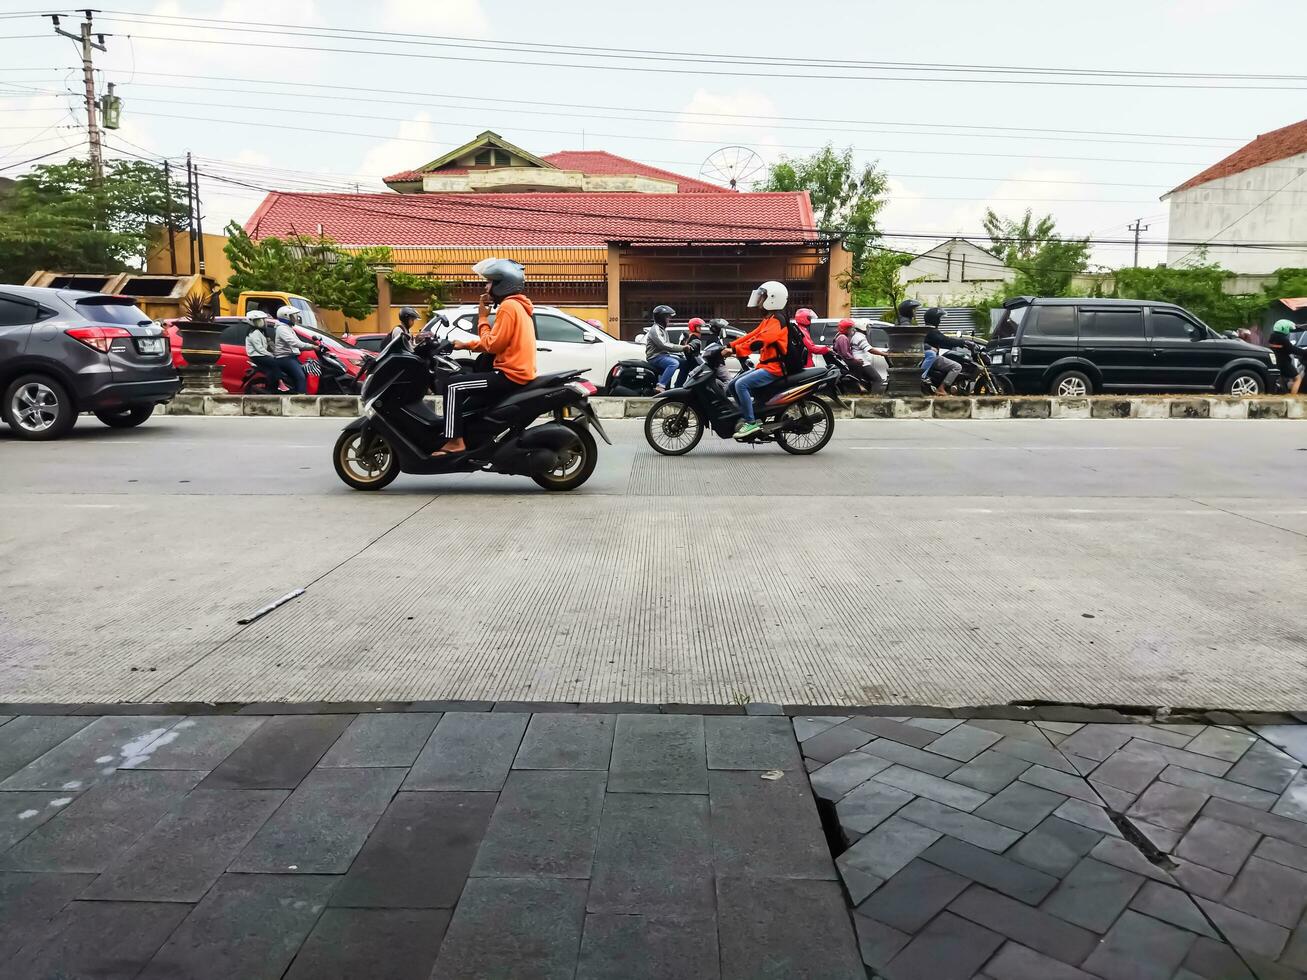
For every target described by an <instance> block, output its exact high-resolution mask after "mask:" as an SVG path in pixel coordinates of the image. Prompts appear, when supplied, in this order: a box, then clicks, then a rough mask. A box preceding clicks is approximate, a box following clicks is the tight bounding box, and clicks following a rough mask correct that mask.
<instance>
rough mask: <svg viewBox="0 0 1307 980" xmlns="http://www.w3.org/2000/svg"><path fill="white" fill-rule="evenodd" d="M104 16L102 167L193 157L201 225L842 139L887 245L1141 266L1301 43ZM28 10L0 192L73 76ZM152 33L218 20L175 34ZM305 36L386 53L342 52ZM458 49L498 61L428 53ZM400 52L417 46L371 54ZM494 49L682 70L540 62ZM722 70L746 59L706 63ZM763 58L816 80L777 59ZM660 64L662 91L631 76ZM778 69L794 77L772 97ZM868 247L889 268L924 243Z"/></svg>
mask: <svg viewBox="0 0 1307 980" xmlns="http://www.w3.org/2000/svg"><path fill="white" fill-rule="evenodd" d="M107 2H108V3H109V4H110V6H108V7H106V8H105V9H104V10H103V12H102V13H100V14H97V15H96V27H97V29H98V30H102V31H104V32H105V33H106V34H108V35H110V36H109V37H107V38H106V46H107V48H108V51H107V52H106V53H103V54H101V53H98V52H97V53H96V55H95V64H96V68H97V85H98V86H101V87H102V86H103V85H104V84H105V83H106V82H109V81H112V82H114V83H115V85H116V91H117V94H118V95H119V96H121V97H122V99H123V103H124V107H123V123H122V128H121V129H119V130H118V131H116V132H113V133H110V134H108V137H107V139H108V144H109V146H110V147H117V148H118V149H116V150H111V151H110V152H109V154H108V155H109V156H110V157H113V156H120V155H125V154H126V153H137V154H141V155H147V156H150V157H159V156H167V157H171V158H174V159H176V158H177V157H180V156H184V154H185V153H186V152H188V151H189V152H191V153H193V154H194V155H195V156H196V158H197V160H199V161H200V162H201V163H200V165H201V167H202V168H203V169H204V170H205V171H206V172H207V173H208V174H210V175H211V176H210V177H208V178H206V179H205V180H204V182H203V184H202V193H203V198H204V214H205V230H206V231H209V230H212V231H218V230H220V228H221V227H222V225H223V224H224V223H225V222H226V221H228V220H231V219H235V220H237V221H243V220H244V219H246V218H247V217H248V216H249V215H250V213H251V212H252V211H253V210H254V208H255V207H256V206H257V205H258V203H259V201H260V200H261V199H262V198H263V196H264V192H263V190H261V188H276V189H283V190H327V189H334V190H352V189H354V188H356V187H357V188H359V189H362V190H369V189H371V190H378V189H384V187H383V185H381V184H380V180H379V179H380V177H382V176H384V175H386V174H389V173H393V172H395V171H398V170H403V169H409V168H413V167H417V166H420V165H421V164H423V163H425V162H427V161H428V160H430V159H433V158H435V157H437V156H439V155H441V154H442V153H444V152H446V151H448V150H450V149H452V148H454V147H455V146H458V145H461V144H462V143H464V142H466V141H467V140H469V139H470V138H472V137H474V136H475V135H476V134H477V133H479V132H481V131H482V130H485V129H493V130H494V131H496V132H498V133H500V134H501V135H502V136H504V137H505V138H506V139H508V140H509V141H511V142H513V143H515V144H517V145H518V146H521V147H523V148H524V149H527V150H529V151H531V152H533V153H536V154H538V155H543V154H546V153H550V152H554V151H556V150H565V149H582V148H584V149H604V150H609V151H610V152H613V153H616V154H619V155H621V156H626V157H630V158H633V159H636V160H641V161H644V162H646V163H651V164H655V165H658V166H662V167H665V168H667V169H670V170H674V171H678V172H680V173H684V174H687V175H690V176H698V175H699V174H700V173H701V172H703V168H704V167H705V165H709V166H710V160H712V159H713V158H714V154H715V153H716V151H718V150H721V149H722V148H725V147H733V146H741V147H745V148H746V149H748V150H750V151H752V153H754V154H757V157H758V159H759V160H760V161H761V162H763V163H768V162H773V161H775V160H777V159H779V158H780V157H781V156H783V155H789V156H800V155H803V154H805V153H808V152H811V151H812V150H813V149H816V148H818V147H820V146H821V145H823V144H825V143H828V142H829V143H833V144H834V145H835V146H836V147H837V148H843V147H845V146H852V147H854V148H855V156H856V157H857V159H858V160H859V161H860V162H867V163H875V164H876V165H877V166H878V167H879V168H880V169H882V170H884V171H885V172H886V174H887V175H888V177H889V187H890V201H889V204H888V206H887V207H886V209H885V211H884V212H883V214H882V217H881V221H880V224H881V227H882V229H883V230H884V231H885V232H886V233H887V234H889V235H893V234H894V233H899V234H900V235H934V236H939V238H941V239H942V238H944V237H948V236H951V235H955V234H959V235H963V236H970V237H975V238H980V237H982V236H983V232H982V228H981V216H982V215H983V214H984V212H985V209H986V208H988V207H992V208H993V209H994V210H996V211H998V212H999V213H1001V214H1011V215H1019V214H1020V213H1021V212H1023V211H1024V210H1025V209H1026V208H1033V209H1034V210H1035V212H1036V214H1042V213H1045V212H1049V213H1052V214H1053V215H1054V216H1055V217H1056V219H1057V223H1058V227H1059V230H1061V231H1063V232H1066V233H1075V234H1080V235H1086V234H1093V235H1095V236H1097V237H1107V238H1125V237H1128V236H1129V234H1130V232H1129V231H1128V230H1127V226H1128V225H1129V224H1130V223H1132V222H1133V221H1135V220H1136V219H1139V218H1142V219H1143V223H1144V224H1146V225H1147V226H1148V230H1147V231H1145V232H1144V233H1143V238H1144V240H1145V245H1144V248H1143V251H1142V254H1141V261H1142V262H1143V263H1145V264H1149V263H1152V262H1156V261H1161V260H1163V259H1164V247H1163V246H1162V245H1161V244H1160V243H1162V242H1164V241H1165V237H1166V225H1167V222H1166V210H1167V208H1166V204H1165V203H1164V202H1161V201H1159V197H1160V196H1161V195H1163V194H1165V193H1166V192H1167V191H1168V190H1170V189H1171V188H1172V187H1174V186H1176V185H1177V184H1179V183H1181V182H1183V181H1184V180H1186V179H1187V178H1189V177H1191V176H1193V175H1194V174H1196V173H1198V172H1199V171H1200V170H1202V169H1204V168H1205V167H1207V166H1208V165H1210V164H1211V163H1214V162H1215V161H1217V160H1218V159H1220V158H1221V157H1223V156H1225V155H1227V154H1228V153H1230V152H1231V151H1233V150H1234V149H1236V148H1237V147H1238V146H1240V145H1242V144H1243V143H1244V142H1246V141H1248V140H1250V139H1251V138H1253V137H1254V136H1256V135H1257V134H1259V133H1263V132H1267V131H1269V130H1272V129H1276V128H1279V127H1281V126H1284V125H1287V124H1289V123H1292V122H1296V121H1298V120H1300V119H1302V118H1303V117H1304V116H1307V97H1305V95H1304V92H1305V90H1307V68H1303V67H1302V62H1301V59H1300V58H1297V57H1295V56H1294V54H1293V52H1294V51H1295V50H1296V49H1294V48H1293V47H1292V46H1285V45H1281V44H1278V43H1277V42H1276V38H1302V37H1307V3H1302V2H1301V0H1128V2H1123V0H1099V2H1098V3H1096V4H1094V5H1092V6H1091V7H1085V6H1083V5H1072V4H1069V3H1065V2H1061V3H1050V2H1048V0H996V2H993V3H989V4H981V3H975V2H974V0H915V2H912V3H903V2H894V3H890V2H880V0H864V2H851V0H843V2H831V0H809V2H806V3H803V4H796V3H793V2H789V3H780V2H775V0H751V2H750V3H748V4H738V3H737V4H725V3H715V4H714V3H704V2H702V0H700V2H697V3H691V2H685V0H662V2H660V3H658V4H655V5H648V4H615V3H612V2H611V0H609V2H593V3H590V2H584V3H583V2H567V0H556V2H554V3H550V4H526V3H522V2H521V0H420V2H413V0H409V2H404V0H370V2H368V3H360V2H358V0H350V2H341V0H330V2H312V0H212V2H210V3H206V4H200V3H193V2H185V3H183V2H179V0H163V2H157V0H156V2H132V0H107ZM52 9H58V8H52V7H44V8H40V9H39V10H38V9H37V8H35V7H33V6H32V5H31V0H0V174H3V175H4V176H8V177H13V176H16V175H18V174H21V173H22V172H23V171H24V170H25V169H26V167H25V166H18V167H15V166H13V165H14V164H16V163H20V162H21V161H24V160H27V159H29V158H31V157H34V156H37V155H40V154H44V153H53V155H52V156H51V157H49V158H48V160H49V161H52V162H53V161H58V160H60V159H64V158H66V157H67V156H68V155H71V154H73V153H79V152H84V146H85V134H84V132H83V130H82V129H81V127H82V126H84V123H85V113H84V109H83V102H82V98H81V93H82V80H81V71H80V57H79V53H78V50H77V48H76V46H75V45H74V44H73V43H72V42H71V41H68V40H65V39H63V38H60V37H57V36H55V35H54V33H53V31H52V29H51V26H50V23H49V21H48V20H43V19H42V18H41V17H40V16H37V14H39V13H40V12H45V11H50V10H52ZM29 14H30V15H29ZM70 14H71V10H70ZM167 16H171V17H189V18H214V19H216V21H225V22H233V23H217V22H215V23H213V24H208V25H199V24H194V25H190V26H183V25H181V24H179V23H178V22H177V21H171V22H170V21H167V20H164V19H162V17H167ZM78 20H80V16H79V15H72V16H70V17H69V18H68V19H67V20H66V21H65V26H66V27H67V26H70V25H74V24H75V23H76V22H77V21H78ZM219 28H229V29H226V30H223V29H219ZM73 29H74V30H75V29H76V28H75V27H73ZM322 29H336V30H342V29H349V30H366V31H373V32H386V33H385V34H384V35H383V34H380V33H379V34H377V35H375V36H374V38H373V39H370V40H359V39H358V38H343V37H340V36H336V37H329V36H322V35H321V30H322ZM314 31H318V32H319V36H312V34H313V32H314ZM433 36H434V37H433ZM457 38H464V39H468V40H469V41H470V42H472V43H473V44H476V43H477V42H490V43H494V44H498V45H504V46H501V47H497V48H494V49H493V50H480V51H478V50H474V49H473V48H469V47H454V46H449V41H450V39H457ZM405 40H407V41H409V42H412V41H424V40H425V41H426V42H427V43H417V44H414V43H396V42H402V41H405ZM433 40H436V41H444V42H446V43H445V44H443V45H442V44H433V43H430V42H432V41H433ZM213 42H220V43H213ZM511 42H536V43H549V44H555V45H572V46H587V45H588V46H595V47H602V48H605V49H613V48H625V49H638V50H639V51H656V52H661V53H664V54H666V55H669V56H675V57H677V58H680V59H683V60H680V61H679V62H677V63H675V64H672V65H669V64H668V63H667V62H665V61H663V62H655V61H651V60H649V59H647V57H646V56H644V55H642V54H638V53H635V52H634V51H633V52H632V53H631V54H629V55H625V56H621V57H610V58H607V59H602V60H600V59H595V58H591V57H587V56H585V55H579V54H572V53H569V52H563V53H561V54H559V55H550V56H541V55H537V54H526V53H521V52H517V51H513V50H512V43H511ZM453 43H455V44H456V43H458V42H457V41H454V42H453ZM312 49H349V51H345V50H312ZM368 52H372V53H368ZM732 55H733V56H739V57H744V58H746V59H748V63H747V64H739V63H723V62H722V61H721V57H722V56H732ZM786 57H789V58H802V59H820V60H822V61H823V62H825V64H822V65H821V66H819V68H817V69H814V68H812V67H807V68H802V67H795V68H789V67H785V66H783V65H778V64H777V63H776V61H777V59H781V58H786ZM486 59H494V60H493V61H487V60H486ZM867 61H879V62H913V63H930V64H933V65H971V66H974V65H987V66H996V65H997V66H1008V67H1012V66H1017V67H1038V68H1056V69H1078V68H1079V69H1085V68H1092V69H1096V70H1112V71H1123V72H1165V73H1176V72H1180V73H1185V72H1193V73H1203V74H1212V73H1220V74H1227V75H1298V76H1299V77H1300V79H1301V80H1298V81H1292V82H1284V81H1282V80H1265V81H1259V80H1244V81H1215V82H1213V80H1211V79H1199V80H1194V81H1190V82H1183V81H1177V80H1175V79H1173V78H1172V79H1158V80H1156V82H1157V87H1139V86H1135V85H1130V86H1127V85H1120V84H1119V83H1118V81H1115V80H1113V79H1110V78H1109V79H1103V78H1097V79H1094V81H1096V82H1098V84H1095V85H1082V84H1034V82H1044V81H1063V82H1065V81H1067V80H1068V79H1067V78H1066V76H1061V77H1060V78H1059V77H1058V76H1052V75H1049V74H1046V73H1040V74H1015V75H1013V74H1007V75H1002V76H995V75H993V74H988V75H985V76H983V77H987V78H990V79H996V78H1003V79H1007V80H1009V81H1010V80H1012V79H1016V80H1018V82H1019V83H1018V84H1010V83H1008V82H1007V81H1005V82H1003V83H997V82H984V81H981V80H979V77H981V76H980V73H976V72H957V71H953V72H938V71H937V72H932V73H930V75H931V79H933V80H923V78H922V77H921V76H922V74H923V72H921V71H920V70H913V69H907V68H904V69H890V70H886V71H882V72H880V73H878V74H879V77H874V78H868V77H857V76H863V75H866V74H867V73H866V72H863V71H856V70H851V69H849V68H847V67H843V65H846V64H847V63H850V62H867ZM525 62H545V63H544V64H527V63H525ZM597 64H601V65H603V66H605V67H602V68H600V67H593V66H594V65H597ZM584 65H589V66H591V67H584ZM668 67H673V68H676V69H677V70H676V71H666V70H663V71H646V70H640V69H642V68H661V69H666V68H668ZM787 73H788V74H803V75H807V76H808V77H801V78H781V77H777V76H779V75H783V74H787ZM1121 81H1125V82H1138V81H1140V79H1139V78H1137V77H1135V78H1129V79H1122V80H1121ZM1181 85H1187V86H1189V87H1176V86H1181ZM1162 86H1169V87H1162ZM1223 86H1226V87H1223ZM1229 86H1243V87H1244V88H1243V90H1238V89H1236V88H1231V87H1229ZM1289 86H1301V87H1299V88H1297V90H1296V91H1295V90H1291V89H1289V88H1288V87H1289ZM381 90H384V91H381ZM65 146H67V147H68V149H67V150H65V149H64V147H65ZM220 177H221V178H223V180H220V179H218V178H220ZM237 182H238V183H237ZM241 184H245V185H251V186H240V185H241ZM1250 203H1254V202H1250ZM887 241H888V242H889V243H891V244H896V245H899V246H901V247H903V248H904V249H905V250H906V251H924V250H925V248H927V247H929V246H930V245H931V244H933V241H931V240H928V239H923V238H894V237H890V238H888V239H887ZM1150 243H1158V244H1150ZM1130 258H1131V249H1130V247H1129V246H1128V245H1111V244H1102V245H1098V246H1096V247H1095V250H1094V260H1095V262H1096V263H1099V264H1101V265H1104V266H1108V267H1111V266H1118V265H1121V264H1128V263H1129V261H1130Z"/></svg>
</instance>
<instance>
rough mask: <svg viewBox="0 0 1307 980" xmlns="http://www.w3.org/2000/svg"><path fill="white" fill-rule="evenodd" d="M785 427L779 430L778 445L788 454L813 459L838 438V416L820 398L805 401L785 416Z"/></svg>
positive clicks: (791, 407)
mask: <svg viewBox="0 0 1307 980" xmlns="http://www.w3.org/2000/svg"><path fill="white" fill-rule="evenodd" d="M781 421H782V422H783V423H784V425H783V426H782V427H781V428H779V429H777V430H776V441H777V442H778V443H780V447H781V448H782V449H784V450H785V451H786V452H787V453H793V454H794V455H795V456H811V455H812V454H813V453H815V452H819V451H820V450H822V449H824V448H825V447H826V443H828V442H830V441H831V437H832V436H834V435H835V413H834V412H832V411H831V408H830V406H829V405H827V404H826V403H825V402H824V401H822V400H821V399H820V398H805V399H803V401H801V402H796V403H795V404H793V405H791V406H790V407H789V408H787V409H786V410H785V411H784V412H782V413H781Z"/></svg>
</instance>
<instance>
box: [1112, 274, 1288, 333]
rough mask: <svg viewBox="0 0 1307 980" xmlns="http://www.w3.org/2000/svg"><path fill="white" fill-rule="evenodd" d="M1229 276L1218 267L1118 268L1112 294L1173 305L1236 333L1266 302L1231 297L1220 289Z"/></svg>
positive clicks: (1256, 317)
mask: <svg viewBox="0 0 1307 980" xmlns="http://www.w3.org/2000/svg"><path fill="white" fill-rule="evenodd" d="M1282 271H1289V270H1282ZM1229 276H1230V273H1229V272H1228V271H1226V270H1225V269H1222V268H1221V267H1220V266H1219V265H1200V266H1186V267H1184V268H1170V267H1168V266H1165V265H1159V266H1156V267H1154V268H1142V269H1139V268H1132V269H1121V270H1119V271H1117V273H1116V289H1115V290H1114V291H1113V294H1112V295H1113V296H1115V297H1117V298H1118V299H1151V300H1157V301H1160V302H1163V303H1175V304H1177V305H1178V306H1183V307H1184V308H1185V309H1186V310H1188V311H1189V312H1190V313H1193V314H1194V315H1195V316H1196V317H1198V318H1199V319H1200V320H1202V321H1203V322H1204V323H1206V324H1207V325H1208V326H1209V327H1212V328H1213V329H1214V330H1235V329H1238V328H1239V327H1244V326H1247V325H1248V324H1250V323H1252V322H1254V321H1256V320H1257V319H1258V317H1259V315H1260V313H1261V311H1262V310H1264V309H1265V308H1266V305H1267V299H1266V298H1265V297H1263V296H1261V295H1239V296H1232V295H1230V294H1229V293H1227V292H1226V291H1225V289H1224V288H1223V287H1224V283H1225V280H1226V279H1228V278H1229Z"/></svg>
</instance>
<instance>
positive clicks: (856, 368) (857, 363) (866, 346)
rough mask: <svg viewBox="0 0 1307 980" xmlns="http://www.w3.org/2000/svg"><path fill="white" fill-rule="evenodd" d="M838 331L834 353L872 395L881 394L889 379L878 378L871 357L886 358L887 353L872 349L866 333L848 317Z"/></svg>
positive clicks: (841, 322) (878, 375)
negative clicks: (869, 389) (868, 388)
mask: <svg viewBox="0 0 1307 980" xmlns="http://www.w3.org/2000/svg"><path fill="white" fill-rule="evenodd" d="M839 329H840V332H839V336H837V337H836V338H835V353H836V354H838V355H839V356H840V357H841V358H843V359H844V363H845V364H847V365H848V366H849V370H850V371H852V372H853V373H854V374H857V375H860V376H861V377H862V380H863V381H864V382H865V383H866V384H867V385H868V387H870V388H871V391H872V393H873V394H877V395H879V394H883V393H884V391H885V388H886V386H887V384H888V380H889V379H887V378H882V377H881V376H880V372H879V371H877V370H876V367H875V365H874V364H873V363H872V360H871V355H872V354H879V355H880V356H881V357H888V356H889V355H888V352H887V351H883V350H881V349H880V348H879V347H872V346H871V341H869V340H868V339H867V334H866V332H865V331H863V329H862V328H861V327H860V326H859V325H858V324H857V323H856V322H855V321H853V320H851V319H849V318H848V317H845V318H844V319H843V320H841V321H840V327H839Z"/></svg>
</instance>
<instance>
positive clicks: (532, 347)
mask: <svg viewBox="0 0 1307 980" xmlns="http://www.w3.org/2000/svg"><path fill="white" fill-rule="evenodd" d="M534 309H535V308H534V307H533V306H532V305H531V301H530V300H529V299H527V298H526V297H525V296H523V295H521V294H520V293H518V294H515V295H513V296H509V297H508V298H506V299H505V300H504V301H503V302H502V303H500V304H499V310H498V311H497V312H496V313H495V322H494V325H493V326H492V325H491V323H490V318H489V317H488V316H485V315H484V314H483V315H482V316H481V318H480V319H479V320H478V321H477V336H478V337H479V338H480V339H479V341H478V342H477V346H476V348H475V349H476V350H483V351H487V352H488V353H491V354H494V355H495V370H496V371H501V372H503V374H504V377H506V378H508V380H509V381H512V382H514V383H515V384H520V385H524V384H526V383H527V382H528V381H534V380H535V376H536V327H535V321H534V320H532V319H531V314H532V312H533V311H534Z"/></svg>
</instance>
